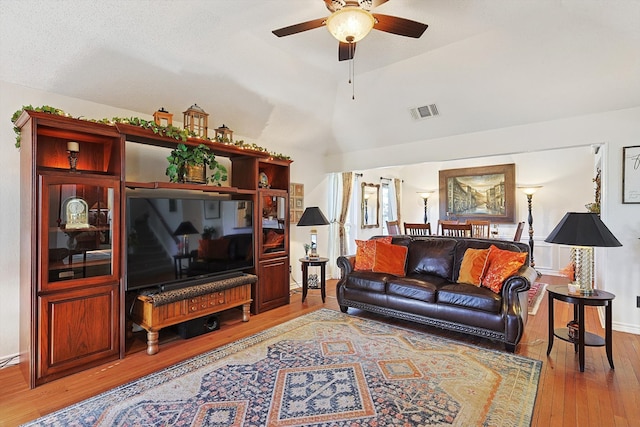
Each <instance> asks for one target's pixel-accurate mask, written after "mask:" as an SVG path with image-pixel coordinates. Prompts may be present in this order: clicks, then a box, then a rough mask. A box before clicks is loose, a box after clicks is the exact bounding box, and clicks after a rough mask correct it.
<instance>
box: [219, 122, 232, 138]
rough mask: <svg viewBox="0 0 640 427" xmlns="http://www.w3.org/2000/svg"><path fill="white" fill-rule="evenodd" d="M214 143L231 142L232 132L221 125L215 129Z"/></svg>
mask: <svg viewBox="0 0 640 427" xmlns="http://www.w3.org/2000/svg"><path fill="white" fill-rule="evenodd" d="M216 141H220V142H233V131H232V130H231V129H229V128H228V127H226V126H225V125H224V124H223V125H222V126H220V127H219V128H217V129H216Z"/></svg>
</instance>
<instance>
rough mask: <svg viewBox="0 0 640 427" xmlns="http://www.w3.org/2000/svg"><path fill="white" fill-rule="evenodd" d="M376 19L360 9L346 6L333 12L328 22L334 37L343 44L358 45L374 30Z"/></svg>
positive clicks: (328, 27)
mask: <svg viewBox="0 0 640 427" xmlns="http://www.w3.org/2000/svg"><path fill="white" fill-rule="evenodd" d="M375 22H376V21H375V18H374V17H373V15H372V14H371V13H369V11H366V10H364V9H361V8H360V7H354V6H346V7H343V8H342V9H340V10H336V11H335V12H333V13H332V14H331V15H330V16H329V17H328V18H327V22H326V26H327V29H328V30H329V32H330V33H331V35H332V36H333V37H335V38H336V39H338V41H340V42H342V43H357V42H359V41H360V40H362V39H363V38H365V37H366V35H367V34H369V32H370V31H371V29H372V28H373V25H374V24H375Z"/></svg>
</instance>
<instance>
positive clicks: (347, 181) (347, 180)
mask: <svg viewBox="0 0 640 427" xmlns="http://www.w3.org/2000/svg"><path fill="white" fill-rule="evenodd" d="M352 187H353V174H352V173H351V172H344V173H343V174H342V201H341V203H342V204H341V206H340V217H339V218H338V226H339V229H340V231H339V233H340V234H339V239H340V255H341V256H342V255H347V252H346V251H347V237H346V236H347V233H346V230H345V226H344V225H345V223H346V222H347V214H348V213H349V201H350V200H351V188H352Z"/></svg>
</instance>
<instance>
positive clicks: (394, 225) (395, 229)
mask: <svg viewBox="0 0 640 427" xmlns="http://www.w3.org/2000/svg"><path fill="white" fill-rule="evenodd" d="M387 230H388V231H389V235H390V236H397V235H398V234H402V233H401V232H400V223H398V221H387Z"/></svg>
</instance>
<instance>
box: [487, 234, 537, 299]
mask: <svg viewBox="0 0 640 427" xmlns="http://www.w3.org/2000/svg"><path fill="white" fill-rule="evenodd" d="M527 255H528V254H527V253H526V252H512V251H505V250H503V249H499V248H497V247H496V246H494V245H491V247H490V248H489V258H488V259H487V263H488V265H489V266H488V267H487V269H486V272H485V273H484V277H483V278H482V286H484V287H485V288H489V289H491V290H492V291H493V292H495V293H497V294H499V293H500V291H502V283H503V282H504V281H505V280H506V279H507V278H508V277H509V276H513V275H514V274H516V273H517V272H518V270H520V267H522V266H523V265H524V262H525V261H526V260H527Z"/></svg>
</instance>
